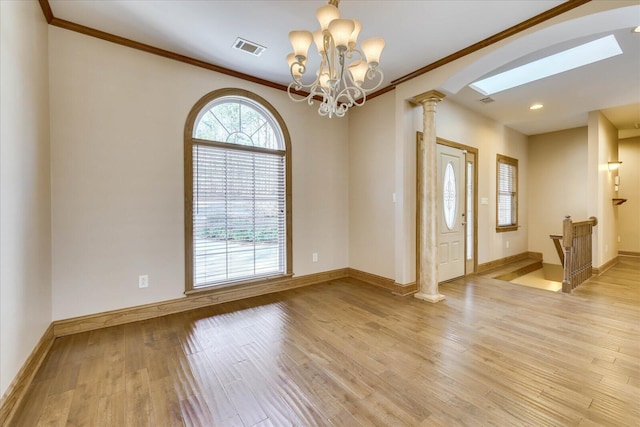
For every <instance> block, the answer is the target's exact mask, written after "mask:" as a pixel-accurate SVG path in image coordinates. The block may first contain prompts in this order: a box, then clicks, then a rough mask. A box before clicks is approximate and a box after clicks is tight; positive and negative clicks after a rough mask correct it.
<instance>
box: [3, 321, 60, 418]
mask: <svg viewBox="0 0 640 427" xmlns="http://www.w3.org/2000/svg"><path fill="white" fill-rule="evenodd" d="M54 340H55V335H54V333H53V324H50V325H49V327H48V328H47V330H46V331H44V334H43V335H42V337H41V338H40V341H38V343H37V344H36V346H35V347H34V349H33V351H32V352H31V354H30V355H29V357H28V358H27V360H26V361H25V362H24V364H23V365H22V368H21V369H20V371H18V373H17V374H16V376H15V378H14V379H13V381H12V382H11V384H10V385H9V388H7V391H6V392H5V393H4V395H3V396H2V399H1V400H0V426H10V425H11V421H12V418H13V415H14V411H15V409H17V407H18V406H19V404H20V402H21V401H22V399H23V398H24V396H25V394H26V391H27V388H28V387H29V385H30V384H31V381H32V380H33V377H34V376H35V374H36V372H38V369H39V368H40V366H41V365H42V362H43V361H44V359H45V358H46V357H47V355H48V354H49V350H50V349H51V346H52V345H53V341H54Z"/></svg>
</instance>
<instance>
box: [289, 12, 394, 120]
mask: <svg viewBox="0 0 640 427" xmlns="http://www.w3.org/2000/svg"><path fill="white" fill-rule="evenodd" d="M339 2H340V0H329V3H328V4H327V5H325V6H322V7H321V8H319V9H318V10H317V12H316V17H317V18H318V22H319V23H320V29H319V30H317V31H314V32H313V34H312V33H311V32H309V31H291V32H290V33H289V40H291V45H292V46H293V53H290V54H289V55H287V62H288V63H289V71H290V72H291V77H292V78H293V81H292V82H291V83H290V84H289V86H288V87H287V93H288V94H289V98H291V99H292V100H293V101H296V102H302V101H307V102H308V104H309V105H313V101H314V99H316V98H321V99H322V102H321V103H320V107H319V108H318V113H319V114H320V115H321V116H329V117H332V116H334V115H335V116H338V117H342V116H344V115H345V113H346V112H347V110H348V109H349V108H350V107H352V106H354V105H356V106H361V105H363V104H364V103H365V101H366V94H367V93H369V92H371V91H373V90H375V89H377V88H378V87H379V86H380V84H382V80H383V75H382V71H381V70H380V69H378V63H379V62H380V55H381V54H382V49H384V39H382V38H381V37H374V38H371V39H367V40H364V41H363V42H362V43H361V49H359V48H358V47H357V41H358V35H359V34H360V30H361V29H362V25H361V24H360V21H358V20H357V19H342V18H341V17H340V11H339V10H338V3H339ZM312 42H315V45H316V48H317V49H318V53H319V54H320V57H321V62H320V67H319V68H318V70H317V71H316V73H315V79H314V80H313V81H312V82H310V83H305V82H303V80H302V79H303V75H304V74H305V72H306V71H307V52H308V50H309V46H311V43H312ZM365 80H367V81H372V82H373V84H371V83H369V84H368V85H367V86H368V87H367V88H366V89H365V88H364V87H363V84H364V83H365ZM292 91H293V92H294V93H296V94H297V95H301V92H308V94H307V95H306V96H303V97H302V98H300V97H299V96H298V97H295V96H293V94H292Z"/></svg>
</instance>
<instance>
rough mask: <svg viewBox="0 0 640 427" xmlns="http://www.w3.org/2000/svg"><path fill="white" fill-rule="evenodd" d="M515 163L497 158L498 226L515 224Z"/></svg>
mask: <svg viewBox="0 0 640 427" xmlns="http://www.w3.org/2000/svg"><path fill="white" fill-rule="evenodd" d="M516 174H517V168H516V165H513V164H510V163H505V162H504V161H502V160H498V227H504V226H512V225H517V215H516V209H517V206H516V200H517V199H516V190H517V189H516Z"/></svg>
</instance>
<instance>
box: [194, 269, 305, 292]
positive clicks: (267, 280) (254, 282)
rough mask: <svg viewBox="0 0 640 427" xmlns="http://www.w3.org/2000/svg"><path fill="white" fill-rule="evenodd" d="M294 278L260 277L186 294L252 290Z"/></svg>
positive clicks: (210, 286)
mask: <svg viewBox="0 0 640 427" xmlns="http://www.w3.org/2000/svg"><path fill="white" fill-rule="evenodd" d="M292 277H293V273H287V274H279V275H277V276H267V277H260V278H257V279H248V280H241V281H237V282H229V283H221V284H218V285H209V286H201V287H198V288H194V289H189V290H187V291H185V292H184V294H185V295H186V296H193V295H203V294H209V293H213V292H220V291H225V292H226V291H233V290H236V289H250V288H253V287H259V286H264V285H271V284H273V283H277V282H281V281H283V280H288V279H290V278H292Z"/></svg>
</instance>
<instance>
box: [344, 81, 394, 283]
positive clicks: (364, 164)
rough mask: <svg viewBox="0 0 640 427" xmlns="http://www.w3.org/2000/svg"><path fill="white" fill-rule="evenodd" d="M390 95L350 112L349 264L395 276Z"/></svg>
mask: <svg viewBox="0 0 640 427" xmlns="http://www.w3.org/2000/svg"><path fill="white" fill-rule="evenodd" d="M392 109H393V94H392V93H387V94H385V95H382V96H380V97H378V98H376V99H375V100H374V101H371V102H369V103H367V104H365V105H364V106H363V107H362V108H354V109H352V110H351V111H350V112H349V266H350V267H352V268H355V269H357V270H361V271H366V272H367V273H373V274H377V275H379V276H382V277H387V278H394V274H395V262H394V253H395V247H394V243H395V242H394V234H395V233H394V222H393V220H394V214H395V212H394V201H393V192H394V175H395V169H394V164H393V154H394V144H393V129H394V122H393V118H394V117H393V115H389V114H387V112H388V111H390V110H392Z"/></svg>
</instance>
